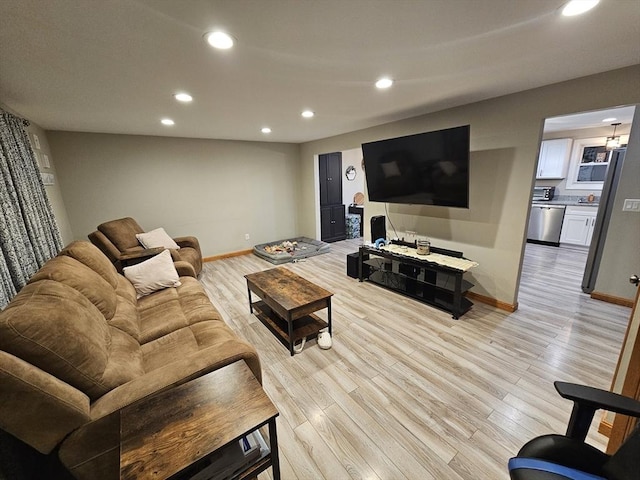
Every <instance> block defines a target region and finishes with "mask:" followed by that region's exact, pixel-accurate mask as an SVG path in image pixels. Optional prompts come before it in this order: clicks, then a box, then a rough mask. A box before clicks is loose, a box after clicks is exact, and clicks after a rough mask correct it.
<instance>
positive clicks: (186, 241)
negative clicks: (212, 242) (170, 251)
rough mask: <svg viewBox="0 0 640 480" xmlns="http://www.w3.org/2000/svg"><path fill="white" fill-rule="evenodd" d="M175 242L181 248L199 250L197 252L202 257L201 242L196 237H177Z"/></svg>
mask: <svg viewBox="0 0 640 480" xmlns="http://www.w3.org/2000/svg"><path fill="white" fill-rule="evenodd" d="M173 241H174V242H176V243H177V244H178V246H179V247H180V248H182V247H191V248H193V249H195V250H197V252H198V253H200V254H201V255H202V252H201V251H200V242H199V241H198V239H197V238H196V237H192V236H186V237H175V238H174V239H173Z"/></svg>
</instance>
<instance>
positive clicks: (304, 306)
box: [244, 267, 333, 355]
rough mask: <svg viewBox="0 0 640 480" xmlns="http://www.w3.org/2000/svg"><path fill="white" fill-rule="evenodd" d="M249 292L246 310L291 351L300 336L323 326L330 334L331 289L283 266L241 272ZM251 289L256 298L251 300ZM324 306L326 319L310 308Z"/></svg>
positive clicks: (312, 335) (307, 336) (316, 331)
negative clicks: (255, 300)
mask: <svg viewBox="0 0 640 480" xmlns="http://www.w3.org/2000/svg"><path fill="white" fill-rule="evenodd" d="M244 277H245V278H246V279H247V291H248V293H249V311H250V312H251V313H254V310H255V315H256V317H258V319H259V320H260V321H261V322H262V323H263V324H264V325H265V326H266V327H267V328H268V329H269V330H271V332H272V333H273V334H274V335H275V336H276V338H278V340H280V341H281V342H282V344H283V345H284V346H285V347H287V348H288V349H289V353H290V354H291V355H293V354H294V350H293V347H294V345H295V343H296V342H298V341H300V340H302V339H303V338H305V337H306V338H307V339H309V338H314V337H316V336H317V335H318V332H319V331H320V330H322V329H323V328H328V329H329V333H330V334H331V297H332V296H333V293H331V292H329V291H327V290H325V289H324V288H322V287H319V286H318V285H316V284H314V283H311V282H310V281H309V280H306V279H304V278H302V277H301V276H300V275H297V274H295V273H293V272H292V271H290V270H289V269H287V268H284V267H278V268H272V269H270V270H265V271H263V272H257V273H251V274H249V275H245V276H244ZM251 292H253V293H255V294H256V295H257V296H258V297H260V301H258V302H252V301H251ZM323 308H326V309H327V320H328V321H327V322H325V321H324V320H322V319H321V318H319V317H318V316H317V315H314V314H313V312H317V311H318V310H322V309H323Z"/></svg>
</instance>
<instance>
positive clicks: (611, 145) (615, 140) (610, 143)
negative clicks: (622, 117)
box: [605, 122, 620, 150]
mask: <svg viewBox="0 0 640 480" xmlns="http://www.w3.org/2000/svg"><path fill="white" fill-rule="evenodd" d="M611 125H612V126H613V135H611V136H610V137H607V141H606V142H605V146H606V148H607V150H615V149H616V148H618V147H619V146H620V135H618V136H617V137H616V128H618V125H620V122H618V123H612V124H611Z"/></svg>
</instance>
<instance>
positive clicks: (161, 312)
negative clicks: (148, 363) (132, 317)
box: [138, 277, 222, 345]
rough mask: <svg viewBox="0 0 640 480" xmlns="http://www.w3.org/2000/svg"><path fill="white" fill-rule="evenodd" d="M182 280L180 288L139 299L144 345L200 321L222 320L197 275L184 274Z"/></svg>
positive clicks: (141, 341) (141, 333)
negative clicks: (196, 277) (195, 276)
mask: <svg viewBox="0 0 640 480" xmlns="http://www.w3.org/2000/svg"><path fill="white" fill-rule="evenodd" d="M180 280H181V282H182V285H180V286H179V287H178V288H168V289H166V290H162V291H159V292H156V293H154V294H153V295H149V296H147V297H142V298H140V299H139V300H138V314H139V315H140V337H139V341H140V344H141V345H143V344H145V343H147V342H150V341H152V340H155V339H157V338H160V337H162V336H164V335H167V334H169V333H171V332H174V331H176V330H178V329H180V328H183V327H188V326H190V325H193V324H195V323H198V322H203V321H206V320H219V321H222V317H221V316H220V314H219V313H218V311H217V310H216V309H215V308H214V306H213V305H212V304H211V301H210V300H209V297H207V294H206V293H205V292H204V290H203V288H202V286H201V285H200V283H199V282H198V281H197V280H196V279H195V278H193V277H180Z"/></svg>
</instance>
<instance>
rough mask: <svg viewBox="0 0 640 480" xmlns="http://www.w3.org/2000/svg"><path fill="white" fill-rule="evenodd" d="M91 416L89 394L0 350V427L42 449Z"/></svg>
mask: <svg viewBox="0 0 640 480" xmlns="http://www.w3.org/2000/svg"><path fill="white" fill-rule="evenodd" d="M89 420H90V416H89V397H87V396H86V395H85V394H84V393H82V392H81V391H80V390H77V389H76V388H74V387H72V386H71V385H69V384H67V383H65V382H63V381H62V380H59V379H58V378H56V377H54V376H52V375H49V374H48V373H46V372H44V371H43V370H40V369H39V368H37V367H35V366H33V365H31V364H29V363H27V362H25V361H24V360H21V359H20V358H18V357H15V356H13V355H11V354H10V353H6V352H2V351H0V427H1V428H2V429H3V430H5V431H7V432H9V433H10V434H11V435H13V436H14V437H17V438H19V439H20V440H22V441H23V442H25V443H27V444H29V445H31V446H32V447H33V448H35V449H36V450H38V451H39V452H41V453H45V454H47V453H49V452H51V451H52V450H53V449H54V447H55V446H56V445H58V444H59V443H60V442H61V441H62V439H63V438H64V437H65V436H67V435H68V434H69V432H71V431H73V430H75V429H76V428H78V427H79V426H81V425H83V424H84V423H86V422H88V421H89Z"/></svg>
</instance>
